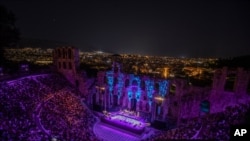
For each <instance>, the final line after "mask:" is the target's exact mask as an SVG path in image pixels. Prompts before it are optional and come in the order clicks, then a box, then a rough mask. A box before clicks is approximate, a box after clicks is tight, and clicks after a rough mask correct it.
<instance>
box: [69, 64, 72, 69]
mask: <svg viewBox="0 0 250 141" xmlns="http://www.w3.org/2000/svg"><path fill="white" fill-rule="evenodd" d="M69 69H70V70H71V69H72V64H71V62H69Z"/></svg>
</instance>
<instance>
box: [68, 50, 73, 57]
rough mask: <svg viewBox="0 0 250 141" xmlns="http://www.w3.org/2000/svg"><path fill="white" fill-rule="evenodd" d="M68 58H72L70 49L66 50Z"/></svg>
mask: <svg viewBox="0 0 250 141" xmlns="http://www.w3.org/2000/svg"><path fill="white" fill-rule="evenodd" d="M68 57H69V59H71V58H72V51H71V49H68Z"/></svg>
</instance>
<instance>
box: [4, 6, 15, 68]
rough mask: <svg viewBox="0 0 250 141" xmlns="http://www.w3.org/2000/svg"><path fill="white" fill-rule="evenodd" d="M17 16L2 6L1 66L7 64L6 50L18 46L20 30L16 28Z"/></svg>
mask: <svg viewBox="0 0 250 141" xmlns="http://www.w3.org/2000/svg"><path fill="white" fill-rule="evenodd" d="M15 22H16V18H15V15H14V14H13V13H12V12H11V11H9V10H7V9H6V8H5V7H4V6H2V5H0V64H1V65H2V64H3V63H4V62H5V58H4V48H5V47H14V46H16V44H17V42H18V40H19V30H18V29H17V28H16V26H15Z"/></svg>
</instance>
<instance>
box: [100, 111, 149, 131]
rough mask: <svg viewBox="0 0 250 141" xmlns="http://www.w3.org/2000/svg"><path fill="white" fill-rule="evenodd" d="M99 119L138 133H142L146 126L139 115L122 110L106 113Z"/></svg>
mask: <svg viewBox="0 0 250 141" xmlns="http://www.w3.org/2000/svg"><path fill="white" fill-rule="evenodd" d="M101 121H102V122H103V123H105V124H108V125H111V126H114V127H117V128H120V129H123V130H126V131H128V132H131V133H134V134H138V135H140V134H142V133H143V132H144V130H145V127H146V126H148V124H147V123H145V122H144V120H143V119H142V118H140V117H139V116H136V115H128V114H124V112H115V113H107V114H105V115H104V116H103V117H102V118H101Z"/></svg>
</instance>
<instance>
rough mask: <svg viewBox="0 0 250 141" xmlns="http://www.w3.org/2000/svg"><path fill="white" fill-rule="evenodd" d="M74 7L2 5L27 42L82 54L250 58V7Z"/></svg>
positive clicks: (186, 3) (29, 2)
mask: <svg viewBox="0 0 250 141" xmlns="http://www.w3.org/2000/svg"><path fill="white" fill-rule="evenodd" d="M72 1H73V0H72ZM72 1H70V0H67V1H66V0H65V1H62V0H17V1H13V0H6V1H2V0H1V2H0V3H1V4H3V5H4V6H5V7H6V8H7V9H9V10H11V11H12V12H13V13H14V14H15V15H16V17H17V20H18V21H17V24H16V25H17V26H18V28H19V29H20V32H21V36H22V37H25V38H36V39H45V40H52V41H62V42H67V43H70V44H72V45H74V46H75V47H78V48H80V49H81V50H82V51H91V50H102V51H106V52H112V53H130V54H143V55H160V56H176V57H180V56H184V57H229V56H238V55H247V54H250V27H249V26H250V1H241V0H240V1H211V0H206V1H205V0H197V1H192V0H183V1H177V0H171V1H168V0H165V2H163V1H162V2H152V1H151V2H150V1H136V2H135V1H134V0H127V1H119V2H111V1H105V2H104V0H103V1H99V2H98V1H91V2H90V0H89V1H85V0H81V1H80V0H79V1H74V2H72ZM117 1H118V0H117Z"/></svg>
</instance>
